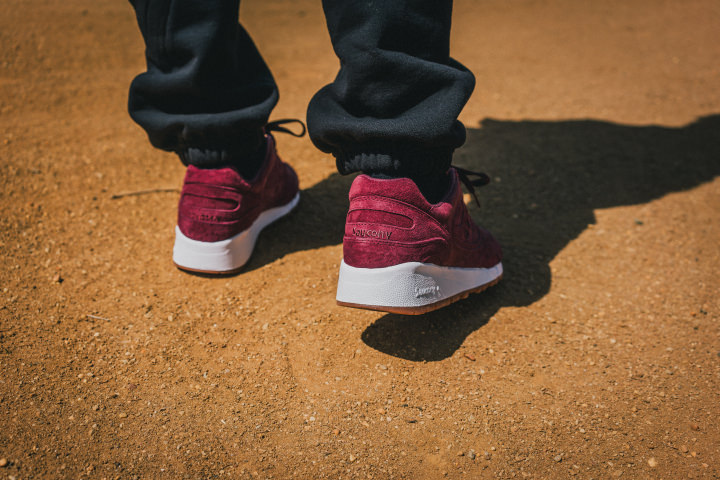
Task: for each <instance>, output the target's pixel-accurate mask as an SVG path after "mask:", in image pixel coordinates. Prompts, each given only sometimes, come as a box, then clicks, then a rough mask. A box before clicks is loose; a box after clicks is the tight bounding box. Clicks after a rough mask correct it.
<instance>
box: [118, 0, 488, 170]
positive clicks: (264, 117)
mask: <svg viewBox="0 0 720 480" xmlns="http://www.w3.org/2000/svg"><path fill="white" fill-rule="evenodd" d="M131 3H132V4H133V7H134V8H135V12H136V15H137V20H138V24H139V26H140V30H141V32H142V35H143V38H144V39H145V45H146V58H147V72H145V73H142V74H141V75H139V76H137V77H136V78H135V80H134V81H133V82H132V85H131V87H130V98H129V110H130V115H131V116H132V118H133V119H134V120H135V121H136V122H137V123H138V124H140V125H141V126H142V127H143V128H144V129H145V130H146V132H147V134H148V136H149V138H150V141H151V142H152V144H153V145H154V146H156V147H158V148H161V149H164V150H169V151H174V152H177V153H178V155H179V156H180V158H181V159H182V160H183V162H184V163H186V164H193V165H198V166H206V167H212V166H220V165H224V164H228V163H231V162H237V161H241V159H242V158H243V156H244V155H246V154H247V152H252V151H255V150H257V149H258V148H259V146H260V145H261V144H262V142H263V140H262V138H263V137H262V127H263V126H264V125H265V124H266V122H267V121H268V117H269V115H270V112H271V111H272V109H273V107H274V106H275V104H276V103H277V100H278V90H277V86H276V84H275V81H274V80H273V77H272V74H271V73H270V70H269V69H268V67H267V65H266V64H265V62H264V60H263V58H262V57H261V55H260V53H259V52H258V49H257V48H256V47H255V45H254V44H253V41H252V40H251V39H250V37H249V35H248V34H247V32H246V31H245V30H244V29H243V27H242V26H241V25H239V24H238V9H239V0H131ZM323 8H324V10H325V15H326V19H327V25H328V29H329V31H330V37H331V39H332V43H333V47H334V49H335V52H336V54H337V55H338V57H339V59H340V64H341V67H340V71H339V72H338V75H337V77H336V78H335V79H334V81H333V82H332V83H330V84H329V85H327V86H326V87H324V88H323V89H321V90H320V91H319V92H318V93H317V94H316V95H315V96H314V98H313V99H312V101H311V102H310V105H309V108H308V113H307V123H308V129H309V133H310V138H311V139H312V141H313V143H314V144H315V145H316V146H317V147H318V148H319V149H320V150H322V151H324V152H328V153H332V154H333V155H334V156H335V158H336V159H337V166H338V170H339V171H340V172H341V173H343V174H346V173H351V172H356V171H363V172H365V173H376V174H383V175H388V176H408V177H411V178H415V177H425V178H427V177H428V176H432V175H437V174H442V173H444V172H445V171H446V170H447V169H448V167H449V166H450V161H451V157H452V152H453V151H454V150H455V148H457V147H459V146H460V145H462V144H463V142H464V141H465V128H464V126H463V125H462V123H460V122H459V121H458V120H457V117H458V114H459V113H460V110H461V109H462V108H463V106H464V105H465V103H466V102H467V99H468V98H469V96H470V93H471V92H472V89H473V86H474V77H473V75H472V73H471V72H470V71H469V70H467V69H466V68H465V67H463V66H462V65H461V64H459V63H458V62H456V61H455V60H453V59H452V58H450V54H449V44H450V23H451V13H452V1H451V0H364V1H355V0H324V1H323Z"/></svg>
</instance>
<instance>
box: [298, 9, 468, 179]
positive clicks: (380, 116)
mask: <svg viewBox="0 0 720 480" xmlns="http://www.w3.org/2000/svg"><path fill="white" fill-rule="evenodd" d="M323 7H324V9H325V15H326V19H327V24H328V29H329V31H330V37H331V39H332V42H333V47H334V49H335V52H336V53H337V55H338V57H339V58H340V65H341V66H340V71H339V73H338V75H337V77H336V78H335V81H334V82H333V83H331V84H330V85H327V86H326V87H324V88H323V89H322V90H320V91H319V92H318V93H317V94H316V95H315V97H314V98H313V99H312V101H311V102H310V106H309V108H308V130H309V133H310V138H311V139H312V141H313V143H314V144H315V145H316V146H317V147H318V148H319V149H320V150H322V151H324V152H328V153H332V154H333V155H334V156H335V157H336V159H337V167H338V170H339V171H340V173H343V174H347V173H352V172H356V171H363V172H365V173H371V174H379V175H389V176H407V177H410V178H413V179H420V178H423V179H428V180H427V182H428V183H429V184H435V183H440V182H443V181H445V180H446V179H445V177H444V175H443V174H444V173H445V172H447V170H448V168H449V167H450V162H451V159H452V153H453V151H454V150H455V149H456V148H457V147H459V146H460V145H462V144H463V143H464V141H465V127H464V126H463V125H462V123H460V122H459V121H458V119H457V117H458V115H459V113H460V111H461V110H462V108H463V106H464V105H465V103H466V102H467V100H468V98H469V97H470V94H471V93H472V90H473V88H474V84H475V78H474V76H473V74H472V73H471V72H470V71H469V70H467V69H466V68H465V67H463V66H462V65H461V64H459V63H458V62H456V61H455V60H453V59H452V58H450V54H449V52H450V24H451V16H452V1H451V0H392V1H388V0H366V1H363V2H353V1H340V0H324V1H323ZM434 176H437V178H438V182H433V181H432V178H433V177H434ZM418 183H420V182H418ZM426 190H428V188H426Z"/></svg>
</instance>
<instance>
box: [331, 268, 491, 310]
mask: <svg viewBox="0 0 720 480" xmlns="http://www.w3.org/2000/svg"><path fill="white" fill-rule="evenodd" d="M502 273H503V267H502V263H498V264H497V265H495V266H493V267H490V268H460V267H442V266H438V265H434V264H432V263H420V262H408V263H401V264H399V265H393V266H392V267H384V268H357V267H351V266H350V265H348V264H346V263H345V261H344V260H343V261H342V263H341V264H340V275H339V278H338V289H337V296H336V299H337V301H338V303H340V304H345V305H348V306H358V307H364V308H371V309H377V310H383V309H385V308H388V309H393V308H400V309H403V308H406V309H420V310H423V307H428V306H431V305H433V304H446V302H444V301H446V300H448V299H452V298H453V297H458V298H459V296H461V295H462V294H463V293H465V292H470V291H473V290H478V289H480V288H481V287H483V286H485V285H488V286H489V285H490V284H493V283H497V280H499V278H500V277H501V276H502Z"/></svg>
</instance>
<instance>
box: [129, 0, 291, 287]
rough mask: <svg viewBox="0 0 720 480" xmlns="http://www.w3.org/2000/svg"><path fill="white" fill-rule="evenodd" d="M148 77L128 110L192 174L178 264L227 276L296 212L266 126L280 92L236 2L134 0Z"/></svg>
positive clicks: (185, 192)
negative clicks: (266, 232) (274, 225)
mask: <svg viewBox="0 0 720 480" xmlns="http://www.w3.org/2000/svg"><path fill="white" fill-rule="evenodd" d="M131 3H132V5H133V7H134V8H135V12H136V14H137V20H138V24H139V26H140V31H141V32H142V35H143V38H144V39H145V45H146V58H147V72H145V73H143V74H141V75H139V76H138V77H137V78H135V80H134V81H133V83H132V85H131V87H130V100H129V110H130V115H131V116H132V118H133V119H134V120H135V121H136V122H137V123H138V124H140V126H142V127H143V128H144V129H145V131H146V132H147V134H148V136H149V137H150V141H151V143H152V144H153V145H154V146H156V147H158V148H161V149H164V150H169V151H174V152H176V153H177V154H178V155H179V156H180V158H181V160H182V161H183V163H185V164H186V165H187V166H188V168H187V172H186V174H185V180H184V184H183V188H182V192H181V194H180V203H179V207H178V222H177V227H176V229H175V246H174V249H173V260H174V262H175V264H176V265H177V266H178V267H179V268H182V269H184V270H190V271H200V272H205V273H229V272H234V271H236V270H238V269H240V268H241V267H242V266H243V265H244V264H245V263H246V262H247V260H248V259H249V257H250V254H251V253H252V250H253V248H254V246H255V241H256V239H257V236H258V234H259V232H260V231H261V230H262V229H263V228H264V227H265V226H267V225H268V224H269V223H271V222H272V221H274V220H277V219H278V218H280V217H282V216H283V215H285V214H287V213H288V212H289V211H290V210H292V209H293V208H294V207H295V205H296V204H297V201H298V179H297V176H296V175H295V172H294V170H293V169H292V168H291V167H290V166H289V165H287V164H286V163H284V162H282V161H281V160H280V158H279V157H278V155H277V151H276V149H275V141H274V139H273V138H272V136H271V135H270V134H269V132H270V131H271V130H273V129H276V130H281V129H282V128H277V123H278V122H273V123H270V124H268V123H267V120H268V117H269V115H270V112H271V110H272V108H273V107H274V106H275V104H276V103H277V100H278V91H277V87H276V85H275V81H274V80H273V78H272V75H271V74H270V70H268V67H267V66H266V65H265V62H264V61H263V59H262V57H261V56H260V54H259V52H258V51H257V49H256V48H255V45H254V44H253V42H252V40H251V39H250V37H249V36H248V34H247V32H246V31H245V30H244V29H243V28H242V27H241V26H240V25H239V24H238V9H239V0H134V1H131Z"/></svg>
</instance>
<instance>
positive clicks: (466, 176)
mask: <svg viewBox="0 0 720 480" xmlns="http://www.w3.org/2000/svg"><path fill="white" fill-rule="evenodd" d="M453 168H454V169H455V170H456V171H457V173H458V177H459V178H460V181H461V182H462V183H463V185H465V188H467V189H468V192H470V194H471V195H472V196H473V198H474V199H475V203H476V204H477V206H478V207H479V206H480V200H478V196H477V193H475V187H482V186H484V185H487V184H488V183H490V177H488V176H487V175H486V174H484V173H480V172H473V171H471V170H466V169H464V168H460V167H456V166H454V165H453ZM471 175H472V176H474V177H478V178H476V179H472V180H471V179H470V176H471Z"/></svg>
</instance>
